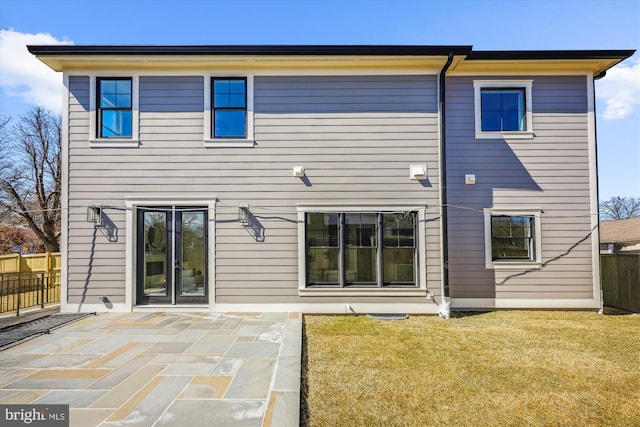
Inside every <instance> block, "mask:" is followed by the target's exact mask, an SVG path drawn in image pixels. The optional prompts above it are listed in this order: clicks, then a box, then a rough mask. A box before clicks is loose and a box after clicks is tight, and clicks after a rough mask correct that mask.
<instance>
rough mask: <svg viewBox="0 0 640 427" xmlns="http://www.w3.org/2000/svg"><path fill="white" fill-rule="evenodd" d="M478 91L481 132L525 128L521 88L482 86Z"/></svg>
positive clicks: (522, 90)
mask: <svg viewBox="0 0 640 427" xmlns="http://www.w3.org/2000/svg"><path fill="white" fill-rule="evenodd" d="M480 93H481V125H482V131H483V132H487V131H505V130H506V131H521V130H526V126H525V114H524V113H525V104H524V98H525V96H524V89H523V88H495V89H494V88H483V89H482V90H481V91H480Z"/></svg>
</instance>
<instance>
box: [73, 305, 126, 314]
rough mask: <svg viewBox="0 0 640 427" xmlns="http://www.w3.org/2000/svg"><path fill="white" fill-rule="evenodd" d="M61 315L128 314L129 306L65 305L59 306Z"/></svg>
mask: <svg viewBox="0 0 640 427" xmlns="http://www.w3.org/2000/svg"><path fill="white" fill-rule="evenodd" d="M60 312H61V313H129V312H131V306H129V305H128V304H127V303H117V304H111V307H108V306H106V305H105V304H65V305H64V306H63V305H61V306H60Z"/></svg>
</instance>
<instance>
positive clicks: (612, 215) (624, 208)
mask: <svg viewBox="0 0 640 427" xmlns="http://www.w3.org/2000/svg"><path fill="white" fill-rule="evenodd" d="M637 217H640V197H619V196H614V197H612V198H611V199H609V200H607V201H604V202H601V203H600V218H601V219H603V220H615V219H629V218H637Z"/></svg>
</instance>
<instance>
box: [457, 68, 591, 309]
mask: <svg viewBox="0 0 640 427" xmlns="http://www.w3.org/2000/svg"><path fill="white" fill-rule="evenodd" d="M522 78H525V79H531V80H533V89H532V95H533V99H532V103H533V131H534V133H535V137H534V139H532V140H503V139H494V140H487V139H475V131H474V100H473V78H472V77H450V78H448V79H447V87H446V90H447V128H446V129H447V157H448V161H447V180H448V188H449V193H448V201H449V203H450V204H452V205H458V206H460V207H461V208H458V207H455V206H452V207H450V208H449V209H448V214H449V238H450V241H449V265H450V270H449V271H450V282H451V285H450V286H451V296H452V297H454V298H519V299H528V298H593V282H592V267H591V264H592V260H591V239H590V237H589V233H590V231H591V218H590V216H589V212H590V186H589V152H588V122H587V82H586V77H584V76H581V77H579V76H562V77H559V76H548V77H547V76H545V77H539V76H536V77H521V76H518V77H516V78H514V79H516V80H518V79H522ZM482 79H483V80H486V79H487V78H486V77H484V76H483V77H482ZM468 173H474V174H476V182H477V183H476V184H475V185H465V184H464V175H465V174H468ZM518 207H538V208H541V209H543V210H544V213H543V214H542V218H541V227H542V230H541V232H542V261H543V262H544V263H545V265H544V266H543V268H542V269H541V270H533V271H528V272H524V270H523V271H518V270H515V271H514V270H509V271H504V270H501V271H499V270H493V269H487V268H485V253H484V251H485V249H484V241H485V240H484V239H485V236H484V218H483V214H482V209H483V208H518ZM469 208H470V209H471V210H469ZM523 272H524V274H518V273H523Z"/></svg>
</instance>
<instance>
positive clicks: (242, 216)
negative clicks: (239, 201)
mask: <svg viewBox="0 0 640 427" xmlns="http://www.w3.org/2000/svg"><path fill="white" fill-rule="evenodd" d="M238 221H239V222H240V225H242V226H243V227H247V226H249V225H250V224H251V218H250V217H249V205H246V204H245V205H239V206H238Z"/></svg>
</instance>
